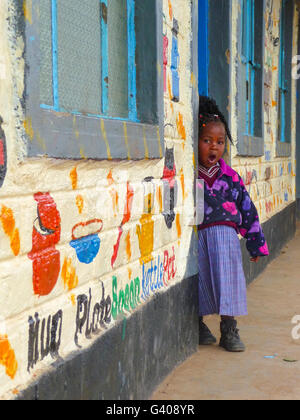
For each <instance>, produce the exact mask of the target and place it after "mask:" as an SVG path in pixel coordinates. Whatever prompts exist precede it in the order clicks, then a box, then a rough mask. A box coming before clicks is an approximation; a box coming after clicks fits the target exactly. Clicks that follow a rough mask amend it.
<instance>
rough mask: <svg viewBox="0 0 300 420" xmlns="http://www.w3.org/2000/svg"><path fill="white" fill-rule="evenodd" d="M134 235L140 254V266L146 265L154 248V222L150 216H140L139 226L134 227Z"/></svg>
mask: <svg viewBox="0 0 300 420" xmlns="http://www.w3.org/2000/svg"><path fill="white" fill-rule="evenodd" d="M136 233H137V236H138V240H139V246H140V252H141V258H140V264H141V265H143V263H144V264H147V263H148V262H150V261H151V259H152V252H153V247H154V220H153V219H152V215H151V214H143V215H142V217H141V218H140V224H139V225H137V227H136Z"/></svg>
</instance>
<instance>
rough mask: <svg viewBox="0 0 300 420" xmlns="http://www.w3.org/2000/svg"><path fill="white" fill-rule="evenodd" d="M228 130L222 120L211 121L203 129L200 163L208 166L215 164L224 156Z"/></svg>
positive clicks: (199, 147) (200, 141)
mask: <svg viewBox="0 0 300 420" xmlns="http://www.w3.org/2000/svg"><path fill="white" fill-rule="evenodd" d="M225 143H226V131H225V127H224V124H222V123H221V122H210V123H208V124H206V126H204V127H203V128H202V130H201V133H200V136H199V141H198V154H199V163H200V164H201V165H202V166H205V167H206V168H211V167H212V166H214V165H215V164H216V163H217V162H218V161H219V160H220V159H221V157H222V156H223V154H224V151H225Z"/></svg>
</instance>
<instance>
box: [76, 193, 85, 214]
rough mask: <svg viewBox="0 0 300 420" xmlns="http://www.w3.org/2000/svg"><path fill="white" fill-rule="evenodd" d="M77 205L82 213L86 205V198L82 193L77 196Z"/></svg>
mask: <svg viewBox="0 0 300 420" xmlns="http://www.w3.org/2000/svg"><path fill="white" fill-rule="evenodd" d="M76 206H77V208H78V211H79V214H81V213H82V211H83V207H84V199H83V197H82V195H77V197H76Z"/></svg>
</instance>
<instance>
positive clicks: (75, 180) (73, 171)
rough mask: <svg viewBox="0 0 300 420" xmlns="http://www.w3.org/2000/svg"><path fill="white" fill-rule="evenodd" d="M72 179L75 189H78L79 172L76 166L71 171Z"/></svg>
mask: <svg viewBox="0 0 300 420" xmlns="http://www.w3.org/2000/svg"><path fill="white" fill-rule="evenodd" d="M70 179H71V183H72V188H73V190H76V189H77V185H78V174H77V168H76V166H75V167H74V168H73V169H72V170H71V172H70Z"/></svg>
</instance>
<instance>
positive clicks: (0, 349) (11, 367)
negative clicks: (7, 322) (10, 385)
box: [0, 335, 18, 379]
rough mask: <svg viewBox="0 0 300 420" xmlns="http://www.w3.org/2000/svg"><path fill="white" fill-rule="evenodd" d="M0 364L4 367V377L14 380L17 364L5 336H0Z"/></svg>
mask: <svg viewBox="0 0 300 420" xmlns="http://www.w3.org/2000/svg"><path fill="white" fill-rule="evenodd" d="M0 364H1V365H3V366H4V367H5V373H6V375H7V376H9V377H10V378H11V379H14V377H15V375H16V373H17V370H18V362H17V360H16V355H15V352H14V350H13V349H12V347H11V345H10V343H9V341H8V339H7V336H6V335H4V336H3V335H0Z"/></svg>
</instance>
